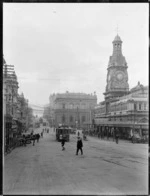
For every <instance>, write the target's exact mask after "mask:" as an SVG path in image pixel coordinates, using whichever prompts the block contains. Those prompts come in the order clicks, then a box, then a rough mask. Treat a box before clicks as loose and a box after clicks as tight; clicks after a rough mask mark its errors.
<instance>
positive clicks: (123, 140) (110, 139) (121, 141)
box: [87, 135, 143, 144]
mask: <svg viewBox="0 0 150 196" xmlns="http://www.w3.org/2000/svg"><path fill="white" fill-rule="evenodd" d="M90 137H91V138H95V139H98V140H101V141H107V142H115V143H116V140H115V141H113V138H112V137H110V138H109V140H107V137H105V138H103V139H101V138H98V136H91V135H87V138H90ZM118 141H119V143H131V144H132V142H131V140H125V139H119V140H118ZM134 144H143V143H136V142H135V143H134Z"/></svg>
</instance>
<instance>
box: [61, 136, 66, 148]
mask: <svg viewBox="0 0 150 196" xmlns="http://www.w3.org/2000/svg"><path fill="white" fill-rule="evenodd" d="M61 146H62V150H65V147H64V146H65V138H64V137H62V139H61Z"/></svg>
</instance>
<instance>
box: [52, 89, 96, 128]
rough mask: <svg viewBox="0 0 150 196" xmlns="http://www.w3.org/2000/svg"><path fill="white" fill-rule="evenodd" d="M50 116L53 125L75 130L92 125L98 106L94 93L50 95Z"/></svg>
mask: <svg viewBox="0 0 150 196" xmlns="http://www.w3.org/2000/svg"><path fill="white" fill-rule="evenodd" d="M49 100H50V114H51V118H52V119H53V125H54V126H56V127H57V126H59V124H64V125H68V126H70V127H74V128H85V127H87V125H89V124H91V122H92V119H93V117H94V116H93V110H94V107H95V106H96V104H97V96H96V94H95V93H94V95H92V94H85V93H70V92H68V91H67V92H66V93H61V94H60V93H58V94H53V95H50V99H49Z"/></svg>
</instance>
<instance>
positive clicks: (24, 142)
mask: <svg viewBox="0 0 150 196" xmlns="http://www.w3.org/2000/svg"><path fill="white" fill-rule="evenodd" d="M23 145H24V146H26V137H25V135H24V134H23Z"/></svg>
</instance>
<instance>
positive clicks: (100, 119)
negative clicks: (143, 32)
mask: <svg viewBox="0 0 150 196" xmlns="http://www.w3.org/2000/svg"><path fill="white" fill-rule="evenodd" d="M127 68H128V67H127V62H126V60H125V57H124V56H123V55H122V41H121V39H120V37H119V36H118V35H117V36H116V37H115V39H114V41H113V54H112V56H111V57H110V60H109V63H108V68H107V84H106V91H105V93H104V96H105V100H104V101H102V102H100V103H99V105H97V106H96V107H95V131H96V132H99V131H101V130H106V129H107V130H111V128H112V127H118V128H119V131H120V137H122V138H126V139H127V138H129V137H130V133H131V130H132V131H133V132H134V133H138V134H139V135H141V136H146V137H148V134H149V133H148V118H149V117H148V112H149V111H148V87H147V86H143V85H142V84H140V82H138V84H137V85H136V86H135V87H134V88H132V89H131V90H129V84H128V72H127Z"/></svg>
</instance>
